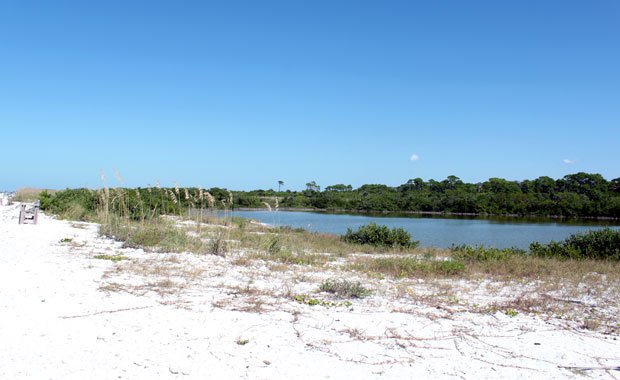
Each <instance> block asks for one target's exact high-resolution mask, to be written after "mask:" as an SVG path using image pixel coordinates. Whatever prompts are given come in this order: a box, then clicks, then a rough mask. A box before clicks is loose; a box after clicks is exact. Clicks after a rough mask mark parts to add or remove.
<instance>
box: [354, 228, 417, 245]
mask: <svg viewBox="0 0 620 380" xmlns="http://www.w3.org/2000/svg"><path fill="white" fill-rule="evenodd" d="M342 239H343V240H344V241H345V242H347V243H353V244H369V245H374V246H383V247H405V248H415V247H417V246H418V244H419V243H420V242H419V241H412V240H411V235H410V234H409V233H408V232H407V231H405V230H403V228H402V227H399V228H393V229H392V230H391V231H390V229H389V228H388V227H387V226H377V225H376V224H375V223H370V224H368V225H364V226H361V227H360V228H359V229H358V230H357V231H356V232H353V231H352V230H351V229H350V228H348V229H347V233H346V234H345V235H343V236H342Z"/></svg>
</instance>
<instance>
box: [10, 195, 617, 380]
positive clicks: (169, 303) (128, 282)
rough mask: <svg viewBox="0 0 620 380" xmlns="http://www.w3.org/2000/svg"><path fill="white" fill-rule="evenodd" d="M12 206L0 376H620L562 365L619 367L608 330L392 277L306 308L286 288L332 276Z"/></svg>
mask: <svg viewBox="0 0 620 380" xmlns="http://www.w3.org/2000/svg"><path fill="white" fill-rule="evenodd" d="M18 213H19V206H18V205H13V206H0V342H1V344H0V358H1V359H0V378H1V379H119V378H125V379H161V378H170V379H177V378H178V379H205V378H209V379H412V378H441V379H444V378H445V379H449V378H465V379H473V378H475V379H498V378H501V379H552V378H553V379H556V378H583V377H584V375H585V376H588V377H589V378H606V379H614V378H620V372H618V371H613V370H604V369H597V370H588V371H577V370H574V369H566V368H562V367H569V366H576V367H605V366H607V367H612V366H618V365H620V341H619V340H616V337H614V336H612V335H603V334H600V333H597V332H592V331H588V330H583V329H578V328H576V327H575V328H573V327H574V326H573V327H571V326H570V325H567V324H564V323H559V322H557V321H554V320H545V319H544V318H542V317H539V316H534V315H522V314H519V315H517V316H514V317H511V316H509V315H506V314H505V313H500V312H497V313H495V314H491V313H472V312H469V311H466V310H460V309H459V307H458V305H455V306H454V307H453V308H448V307H433V306H430V305H426V304H423V303H419V302H417V301H415V299H414V298H406V297H398V296H396V293H395V290H394V289H395V284H394V283H392V282H391V281H390V280H383V281H380V280H377V281H376V282H375V283H372V284H371V285H372V286H373V287H374V288H375V289H376V292H375V294H374V295H373V296H371V297H369V298H366V299H363V300H350V302H351V304H350V305H349V304H348V303H345V301H342V300H333V303H334V305H331V306H329V305H328V306H321V305H315V306H310V305H304V304H300V303H298V302H296V301H295V300H294V299H292V298H291V294H315V292H316V289H317V283H318V282H320V280H321V279H323V278H327V277H329V276H332V275H335V274H334V273H327V272H317V271H315V270H307V269H304V268H299V270H297V271H274V270H270V268H268V267H267V266H266V265H262V266H261V265H260V264H258V265H257V264H255V265H233V261H234V260H239V257H235V256H231V257H230V258H221V257H217V256H196V255H193V254H161V253H146V252H144V251H142V250H135V249H125V248H121V246H120V243H117V242H114V241H111V240H109V239H102V238H100V237H98V235H97V226H96V225H94V224H86V223H72V222H67V221H60V220H55V219H52V218H49V217H47V216H45V215H43V216H41V217H40V219H39V224H38V225H18V223H17V218H18ZM62 239H71V241H70V242H67V241H65V242H61V240H62ZM98 254H108V255H122V256H124V257H126V258H127V259H126V260H122V261H120V262H118V263H115V262H112V261H110V260H101V259H96V258H94V256H95V255H98ZM272 269H273V268H272ZM614 286H617V284H615V285H614ZM315 295H316V294H315ZM316 296H317V297H319V295H316ZM320 297H322V298H327V296H320Z"/></svg>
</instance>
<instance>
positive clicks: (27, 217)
mask: <svg viewBox="0 0 620 380" xmlns="http://www.w3.org/2000/svg"><path fill="white" fill-rule="evenodd" d="M38 218H39V200H38V199H37V200H36V201H35V202H34V205H33V206H32V207H31V208H28V209H27V208H26V205H25V204H24V203H22V205H21V209H20V210H19V224H37V219H38Z"/></svg>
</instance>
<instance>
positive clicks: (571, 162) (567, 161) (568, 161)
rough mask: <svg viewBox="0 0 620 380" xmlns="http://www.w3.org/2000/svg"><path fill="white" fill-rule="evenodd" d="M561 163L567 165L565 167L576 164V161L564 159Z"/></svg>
mask: <svg viewBox="0 0 620 380" xmlns="http://www.w3.org/2000/svg"><path fill="white" fill-rule="evenodd" d="M562 162H563V163H565V164H567V165H572V164H574V163H576V162H577V160H569V159H568V158H565V159H563V160H562Z"/></svg>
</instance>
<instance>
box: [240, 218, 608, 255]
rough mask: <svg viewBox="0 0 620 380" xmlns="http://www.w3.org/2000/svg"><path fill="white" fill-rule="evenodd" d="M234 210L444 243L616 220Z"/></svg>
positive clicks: (336, 230)
mask: <svg viewBox="0 0 620 380" xmlns="http://www.w3.org/2000/svg"><path fill="white" fill-rule="evenodd" d="M234 215H235V216H239V217H242V218H252V219H256V220H259V221H261V222H263V223H267V224H269V225H277V224H278V223H279V224H280V225H281V226H291V227H301V228H304V229H306V230H310V231H313V232H326V233H332V234H344V233H346V232H347V228H351V229H352V230H354V231H355V230H356V229H357V228H358V227H359V226H361V225H364V224H368V223H371V222H375V223H377V224H379V225H381V224H382V225H386V226H388V227H390V228H392V227H403V228H404V229H405V230H406V231H407V232H409V233H411V237H412V238H413V239H414V240H419V241H420V245H422V246H433V247H439V248H448V247H450V246H451V245H452V244H453V243H454V244H457V245H459V244H470V245H475V244H484V245H485V246H491V247H497V248H508V247H518V248H522V249H527V248H528V246H529V244H530V243H531V242H533V241H539V242H541V243H548V242H549V241H551V240H555V241H558V240H563V239H565V238H566V237H568V236H569V235H570V234H572V233H576V232H584V231H587V230H590V229H596V228H603V227H604V226H610V227H611V228H614V229H618V228H620V222H618V221H593V220H582V219H579V220H576V219H570V220H560V219H543V218H516V217H492V218H483V217H445V216H432V217H430V216H419V215H414V216H412V215H407V216H385V215H383V216H380V215H368V214H364V215H351V214H330V213H319V212H298V211H279V212H269V211H235V212H234Z"/></svg>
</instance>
